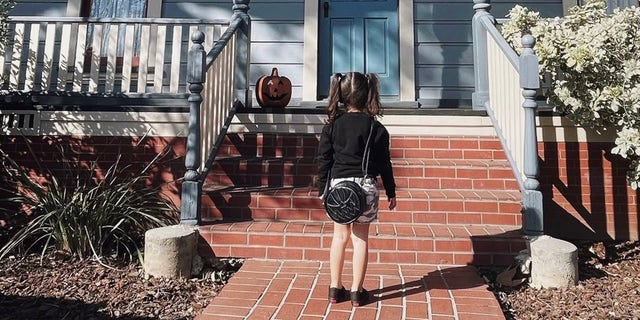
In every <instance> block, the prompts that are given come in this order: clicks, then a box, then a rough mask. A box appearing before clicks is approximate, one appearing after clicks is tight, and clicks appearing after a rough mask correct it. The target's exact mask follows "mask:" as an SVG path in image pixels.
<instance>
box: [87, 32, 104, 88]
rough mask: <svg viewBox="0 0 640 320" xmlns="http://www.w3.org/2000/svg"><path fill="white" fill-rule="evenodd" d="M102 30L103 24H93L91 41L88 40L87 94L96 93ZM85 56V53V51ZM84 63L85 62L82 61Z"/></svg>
mask: <svg viewBox="0 0 640 320" xmlns="http://www.w3.org/2000/svg"><path fill="white" fill-rule="evenodd" d="M103 30H104V24H102V23H95V24H93V32H92V33H91V37H92V38H93V39H89V40H90V42H91V47H90V48H91V56H90V57H89V58H90V61H91V63H90V64H89V72H90V73H89V77H90V78H89V89H88V91H89V92H96V91H98V82H99V77H100V57H101V56H102V37H103V36H102V35H103ZM107 33H109V32H107ZM85 54H87V52H86V51H85ZM84 61H87V60H86V59H84Z"/></svg>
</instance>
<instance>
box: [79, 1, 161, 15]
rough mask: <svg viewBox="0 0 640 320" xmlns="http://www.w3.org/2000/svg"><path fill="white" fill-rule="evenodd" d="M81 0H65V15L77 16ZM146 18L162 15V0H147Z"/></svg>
mask: <svg viewBox="0 0 640 320" xmlns="http://www.w3.org/2000/svg"><path fill="white" fill-rule="evenodd" d="M81 6H82V0H69V1H68V2H67V17H79V16H80V7H81ZM146 17H147V18H161V17H162V0H147V15H146Z"/></svg>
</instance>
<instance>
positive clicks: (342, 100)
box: [336, 73, 344, 103]
mask: <svg viewBox="0 0 640 320" xmlns="http://www.w3.org/2000/svg"><path fill="white" fill-rule="evenodd" d="M336 76H337V77H338V102H340V103H344V97H343V96H342V78H343V76H342V73H336Z"/></svg>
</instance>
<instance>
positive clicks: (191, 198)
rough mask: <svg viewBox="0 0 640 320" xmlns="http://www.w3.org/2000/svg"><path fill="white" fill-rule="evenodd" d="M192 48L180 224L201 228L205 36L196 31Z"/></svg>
mask: <svg viewBox="0 0 640 320" xmlns="http://www.w3.org/2000/svg"><path fill="white" fill-rule="evenodd" d="M191 42H192V44H191V48H190V49H189V56H188V62H187V82H188V83H189V91H190V92H191V95H190V96H189V100H188V101H189V133H188V135H187V155H186V157H185V166H186V168H187V171H186V172H185V174H184V181H183V182H182V207H181V214H180V223H182V224H192V225H197V224H198V223H199V222H200V203H201V194H202V189H200V175H199V174H198V167H199V166H200V159H201V154H200V104H201V103H202V95H200V93H201V92H202V89H203V87H204V85H203V84H204V80H205V67H206V60H205V59H206V53H205V51H204V47H203V46H202V43H203V42H204V33H202V32H201V31H196V32H194V33H193V34H192V35H191Z"/></svg>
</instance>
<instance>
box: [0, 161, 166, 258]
mask: <svg viewBox="0 0 640 320" xmlns="http://www.w3.org/2000/svg"><path fill="white" fill-rule="evenodd" d="M60 153H61V154H62V161H60V163H61V164H62V167H63V168H62V170H57V171H53V170H51V169H50V168H42V167H41V170H42V171H43V172H45V174H44V176H38V175H36V174H34V173H33V172H31V170H29V169H26V168H24V167H22V166H20V165H19V164H18V163H16V161H14V160H13V159H12V158H10V157H9V156H8V155H7V154H6V153H4V152H3V151H2V150H1V149H0V158H1V159H0V160H2V165H3V170H4V172H3V173H4V175H5V176H6V177H7V179H8V180H9V181H8V184H5V191H8V192H11V193H12V194H13V195H12V197H10V198H9V199H7V200H9V201H11V202H14V203H18V204H19V205H20V206H21V207H22V210H23V211H24V212H25V213H27V214H29V215H30V216H31V217H32V218H31V219H30V221H29V223H28V224H26V225H25V226H23V227H22V228H21V229H20V230H19V231H18V232H17V233H16V234H14V235H13V236H12V237H11V238H10V239H9V241H8V242H7V243H6V244H5V245H4V246H3V247H2V248H1V249H0V259H2V258H3V257H5V256H6V255H8V254H10V253H12V252H14V251H18V252H28V251H31V250H34V249H38V250H41V253H42V254H43V255H44V254H45V252H46V251H47V250H48V249H51V248H55V249H57V250H63V251H66V252H68V253H69V254H71V255H73V256H76V257H79V258H87V257H92V256H93V257H96V258H98V259H99V258H100V257H103V256H107V255H110V254H115V255H118V256H120V257H124V258H128V259H129V260H132V259H134V258H136V257H137V258H140V253H141V244H142V243H143V237H144V232H145V231H146V230H148V229H150V228H155V227H160V226H165V225H167V224H169V223H172V222H175V221H174V220H173V219H172V217H175V216H176V212H177V209H176V208H175V206H174V205H173V204H172V203H171V202H169V201H168V200H166V199H164V198H163V197H162V196H161V194H160V192H159V189H158V188H153V187H149V186H147V184H146V180H147V178H148V177H147V173H148V172H149V170H150V169H151V168H152V167H153V166H154V163H155V162H156V161H157V159H159V158H160V156H161V155H158V156H157V157H156V158H154V159H153V160H152V161H151V162H150V163H149V164H148V165H147V166H146V167H145V168H143V169H142V170H141V171H139V172H134V174H132V167H131V165H123V163H122V162H123V161H122V160H121V156H118V158H117V160H116V161H115V162H114V163H113V164H112V165H111V166H110V167H109V169H108V170H107V171H106V173H104V176H102V175H99V174H98V173H100V170H98V169H99V168H97V162H96V161H92V162H89V163H88V165H87V164H83V163H80V162H78V161H72V160H70V159H67V158H65V157H64V152H63V151H62V150H61V151H60ZM32 154H33V152H32ZM34 159H35V160H36V162H37V159H36V157H35V156H34ZM56 169H59V168H56ZM7 185H13V186H15V188H6V186H7Z"/></svg>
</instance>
